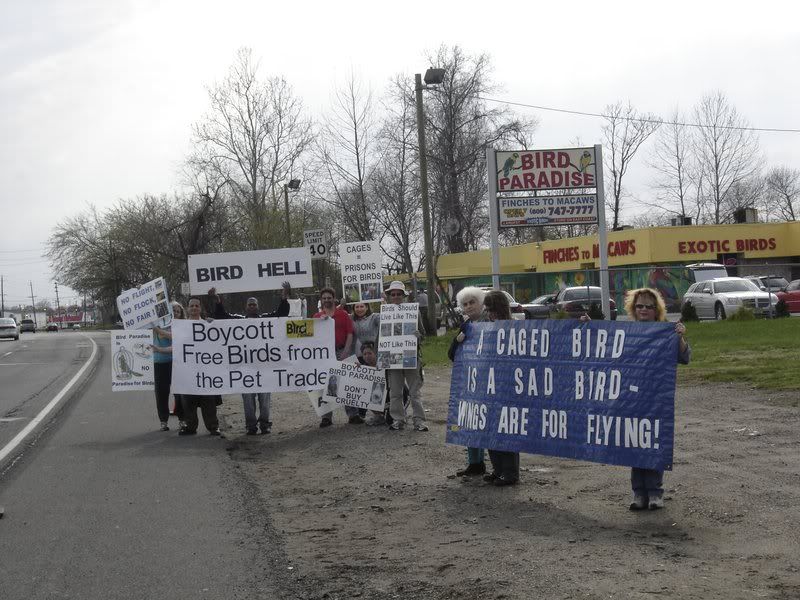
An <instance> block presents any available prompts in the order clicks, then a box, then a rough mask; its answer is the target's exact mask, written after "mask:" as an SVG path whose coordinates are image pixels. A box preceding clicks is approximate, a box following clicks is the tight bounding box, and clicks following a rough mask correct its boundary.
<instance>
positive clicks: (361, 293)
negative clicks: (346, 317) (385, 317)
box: [339, 241, 383, 304]
mask: <svg viewBox="0 0 800 600" xmlns="http://www.w3.org/2000/svg"><path fill="white" fill-rule="evenodd" d="M339 265H340V266H341V269H342V289H343V290H344V297H345V301H346V302H347V303H348V304H353V303H355V302H375V301H378V300H381V285H382V284H383V273H382V272H381V247H380V245H379V244H378V242H375V241H372V242H349V243H347V244H340V245H339Z"/></svg>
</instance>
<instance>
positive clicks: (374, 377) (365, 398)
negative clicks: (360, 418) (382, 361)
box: [312, 357, 386, 416]
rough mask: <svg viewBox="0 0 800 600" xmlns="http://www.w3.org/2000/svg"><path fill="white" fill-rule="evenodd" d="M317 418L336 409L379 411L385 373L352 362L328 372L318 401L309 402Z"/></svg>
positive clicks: (382, 397) (382, 400)
mask: <svg viewBox="0 0 800 600" xmlns="http://www.w3.org/2000/svg"><path fill="white" fill-rule="evenodd" d="M315 400H316V403H315V404H314V410H316V411H317V414H318V415H319V416H322V415H324V414H325V413H329V412H331V411H332V410H333V409H334V408H336V407H337V406H352V407H354V408H358V409H366V410H374V411H378V412H382V411H383V407H384V403H385V401H386V372H385V371H384V370H382V369H375V368H374V367H368V366H366V365H362V364H360V363H359V362H358V359H356V358H355V357H353V360H352V361H351V360H345V361H342V362H340V363H339V364H337V365H336V366H334V367H331V369H330V370H329V371H328V383H327V385H326V386H325V391H324V395H323V396H322V398H321V399H316V398H315V399H312V402H314V401H315Z"/></svg>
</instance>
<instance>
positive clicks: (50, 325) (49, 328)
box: [45, 323, 58, 331]
mask: <svg viewBox="0 0 800 600" xmlns="http://www.w3.org/2000/svg"><path fill="white" fill-rule="evenodd" d="M45 331H58V324H57V323H48V324H47V327H45Z"/></svg>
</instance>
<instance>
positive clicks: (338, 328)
mask: <svg viewBox="0 0 800 600" xmlns="http://www.w3.org/2000/svg"><path fill="white" fill-rule="evenodd" d="M319 302H320V304H319V305H320V307H321V308H320V311H319V312H317V313H315V314H314V318H315V319H333V322H334V333H335V345H336V358H337V360H344V359H345V358H347V357H348V356H351V355H352V354H353V351H352V349H353V332H354V327H353V321H352V319H351V318H350V315H348V314H347V312H346V311H344V310H343V309H341V308H337V307H336V292H335V291H333V289H332V288H322V289H321V290H320V292H319ZM344 410H345V412H346V413H347V417H348V419H347V420H348V423H350V424H351V425H360V424H361V423H363V422H364V419H363V418H362V417H361V415H359V414H358V409H357V408H355V407H354V406H345V407H344ZM331 425H333V413H332V412H329V413H326V414H324V415H322V419H321V420H320V423H319V426H320V427H330V426H331Z"/></svg>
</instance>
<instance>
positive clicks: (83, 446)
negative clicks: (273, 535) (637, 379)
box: [0, 332, 286, 600]
mask: <svg viewBox="0 0 800 600" xmlns="http://www.w3.org/2000/svg"><path fill="white" fill-rule="evenodd" d="M89 337H91V338H92V339H94V340H95V341H96V343H97V344H98V346H99V352H98V356H97V359H96V362H95V367H94V368H93V369H90V370H89V371H88V372H87V374H86V375H85V376H84V378H83V381H82V382H79V383H78V384H76V390H74V392H73V393H71V394H68V395H67V396H66V397H65V399H64V401H63V403H62V404H61V405H60V407H59V408H58V409H56V410H55V411H54V413H53V414H51V415H50V417H49V418H48V419H47V420H45V421H44V422H43V423H42V425H41V427H39V429H37V432H36V433H35V434H34V435H33V436H32V437H31V438H29V439H28V441H27V442H26V443H25V444H23V445H22V447H21V448H20V450H19V451H18V452H16V453H14V454H13V455H11V456H9V458H8V459H7V460H6V461H5V462H4V464H2V465H0V473H2V474H0V505H1V506H3V507H4V509H5V514H4V516H3V518H2V519H0V597H2V598H3V600H16V599H23V598H24V599H26V600H30V599H39V598H42V599H45V598H46V599H48V600H52V599H56V598H80V599H103V600H106V599H114V598H120V599H122V598H125V599H131V598H137V599H138V598H158V599H163V598H170V599H179V598H193V599H197V598H224V599H227V598H278V597H280V596H281V594H279V593H277V591H276V589H274V588H273V587H271V586H273V581H274V579H275V577H276V576H277V575H276V573H275V570H276V569H281V568H282V569H286V567H285V566H284V565H282V564H281V556H280V547H279V545H277V544H274V543H271V542H272V540H271V539H270V524H269V520H268V519H269V516H268V514H267V513H266V511H265V510H263V507H262V506H261V503H259V500H258V498H257V497H255V496H254V494H255V492H254V491H253V490H252V489H249V488H248V486H247V484H246V483H245V481H244V480H243V478H241V477H239V476H238V475H237V471H236V469H235V468H234V465H232V463H231V462H230V460H229V459H228V455H227V452H226V451H225V448H226V444H228V441H226V440H225V439H220V438H215V437H211V436H208V435H202V434H198V435H197V436H193V437H178V436H177V432H176V429H177V427H176V425H177V422H176V421H173V422H171V423H170V425H171V426H172V430H171V431H169V432H160V431H158V425H159V423H158V419H157V417H156V413H155V401H154V398H153V395H152V392H150V393H145V392H126V393H114V394H112V393H111V391H110V359H109V357H108V348H109V342H108V334H102V333H96V334H94V333H93V334H82V333H72V332H70V333H67V332H59V333H57V334H55V333H53V334H46V333H37V334H24V335H23V337H22V338H21V339H20V341H19V342H11V343H6V344H0V416H2V417H3V418H5V419H14V420H5V421H2V422H0V448H2V447H3V446H4V445H5V444H6V443H7V442H8V440H10V439H11V438H12V437H13V436H14V435H16V433H17V432H18V431H19V430H20V429H21V428H22V427H24V426H25V424H26V423H27V422H29V420H30V419H31V418H33V417H34V415H35V414H36V412H37V411H38V410H39V409H41V407H43V406H44V405H46V404H47V403H48V402H49V401H50V400H51V399H52V398H53V397H54V396H55V395H56V394H57V393H58V392H59V390H60V389H61V388H62V387H63V384H64V383H66V382H67V381H69V379H70V378H72V376H73V375H74V374H75V373H76V372H77V371H78V369H79V368H80V367H81V366H82V365H83V364H84V363H85V362H86V359H87V357H89V356H90V353H91V351H92V343H91V341H90V339H89ZM8 352H11V354H7V353H8ZM173 419H174V417H173ZM201 429H202V427H201Z"/></svg>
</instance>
